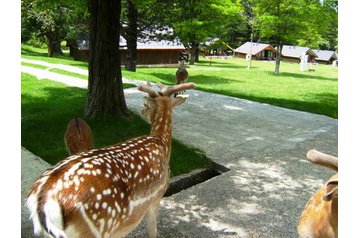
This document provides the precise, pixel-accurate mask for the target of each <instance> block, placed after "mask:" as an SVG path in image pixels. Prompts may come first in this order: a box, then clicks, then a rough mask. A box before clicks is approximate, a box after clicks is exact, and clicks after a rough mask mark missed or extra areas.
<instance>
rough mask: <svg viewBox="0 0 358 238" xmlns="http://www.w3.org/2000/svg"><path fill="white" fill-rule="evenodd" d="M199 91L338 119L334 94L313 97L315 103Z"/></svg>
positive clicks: (320, 94)
mask: <svg viewBox="0 0 358 238" xmlns="http://www.w3.org/2000/svg"><path fill="white" fill-rule="evenodd" d="M198 89H200V90H202V91H206V92H211V93H217V94H222V95H227V96H232V97H237V98H242V99H247V100H251V101H255V102H260V103H266V104H270V105H274V106H278V107H283V108H287V109H293V110H298V111H304V112H310V113H315V114H321V115H326V116H329V117H332V118H335V119H337V118H338V95H337V94H333V93H318V94H314V95H313V96H311V97H313V98H314V101H301V100H292V99H283V98H273V97H263V96H253V95H247V94H241V93H235V94H234V93H230V92H227V91H223V90H215V89H211V90H207V89H204V88H201V87H200V86H199V87H198Z"/></svg>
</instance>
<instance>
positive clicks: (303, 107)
mask: <svg viewBox="0 0 358 238" xmlns="http://www.w3.org/2000/svg"><path fill="white" fill-rule="evenodd" d="M252 65H253V67H252V68H251V69H250V70H248V69H247V68H246V67H247V62H246V61H245V60H244V59H237V58H234V59H231V60H213V62H212V63H211V65H210V63H209V61H204V60H203V61H201V62H200V63H197V64H195V65H192V66H190V67H188V68H187V70H188V72H189V81H190V82H195V83H196V84H197V88H196V89H199V90H203V91H207V92H213V93H218V94H224V95H228V96H233V97H238V98H244V99H248V100H252V101H257V102H262V103H268V104H272V105H276V106H279V107H285V108H290V109H296V110H300V111H307V112H312V113H316V114H323V115H327V116H330V117H333V118H337V117H338V69H337V68H336V67H332V66H329V65H317V66H314V67H315V71H314V72H312V71H309V72H300V71H299V64H293V63H285V62H282V63H281V67H280V74H279V75H278V76H276V75H274V74H273V71H274V67H275V64H274V63H269V62H259V61H253V63H252ZM122 72H123V76H124V77H126V78H130V79H139V80H147V79H149V80H151V81H160V82H162V83H167V84H173V83H174V82H175V72H176V68H138V69H137V72H135V73H134V72H129V71H126V70H123V71H122Z"/></svg>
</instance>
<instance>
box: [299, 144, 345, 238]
mask: <svg viewBox="0 0 358 238" xmlns="http://www.w3.org/2000/svg"><path fill="white" fill-rule="evenodd" d="M307 158H308V159H309V160H310V161H311V162H313V163H315V164H319V165H322V166H325V167H328V168H330V169H333V170H335V171H337V174H335V175H334V176H332V177H331V178H330V179H329V180H328V181H327V183H326V185H325V186H324V187H322V188H320V189H319V190H318V191H317V192H316V193H315V194H314V195H313V196H312V197H311V198H310V200H309V201H308V202H307V204H306V206H305V208H304V210H303V212H302V215H301V217H300V221H299V224H298V227H297V231H298V234H299V236H300V237H301V238H323V237H325V238H337V237H338V158H337V157H334V156H331V155H327V154H324V153H321V152H318V151H316V150H310V151H308V153H307Z"/></svg>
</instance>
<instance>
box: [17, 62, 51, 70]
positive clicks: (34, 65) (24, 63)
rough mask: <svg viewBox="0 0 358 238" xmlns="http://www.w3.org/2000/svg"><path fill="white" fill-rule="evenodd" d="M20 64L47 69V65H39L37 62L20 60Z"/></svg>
mask: <svg viewBox="0 0 358 238" xmlns="http://www.w3.org/2000/svg"><path fill="white" fill-rule="evenodd" d="M21 65H24V66H28V67H32V68H37V69H48V67H46V66H43V65H39V64H32V63H27V62H21Z"/></svg>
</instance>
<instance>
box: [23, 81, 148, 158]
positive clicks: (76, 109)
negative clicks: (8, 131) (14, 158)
mask: <svg viewBox="0 0 358 238" xmlns="http://www.w3.org/2000/svg"><path fill="white" fill-rule="evenodd" d="M33 78H34V79H31V80H36V81H37V82H36V83H34V84H32V83H31V85H29V86H27V88H26V90H32V91H36V92H38V93H39V94H41V95H36V94H30V93H26V92H25V91H26V90H24V91H23V92H22V95H21V100H22V103H21V105H22V107H21V126H22V130H21V144H22V145H23V146H24V147H26V148H27V149H29V150H30V151H32V152H33V153H35V154H37V155H38V156H40V157H41V158H43V159H44V160H46V161H47V162H48V163H50V164H55V163H57V162H58V161H60V160H62V159H63V158H65V157H66V156H67V155H68V154H67V151H66V150H65V145H64V141H63V136H64V132H65V130H66V127H67V123H68V122H69V121H70V120H71V119H72V118H75V117H82V118H84V119H85V120H86V122H87V123H88V124H89V125H90V127H91V128H92V131H93V135H94V138H95V139H94V147H95V148H98V147H103V146H107V145H110V144H114V143H116V142H118V141H124V140H127V139H128V138H132V137H137V136H140V135H142V134H143V133H146V132H148V131H149V124H148V123H146V122H145V121H144V120H142V119H141V118H140V117H139V116H138V115H136V114H133V115H132V118H131V119H126V118H118V117H105V118H102V119H90V118H87V117H85V116H84V107H85V104H86V99H87V90H85V89H80V88H77V87H68V86H63V85H62V84H60V83H55V82H52V81H49V80H46V79H43V80H37V79H35V77H33ZM25 81H26V80H25ZM42 81H46V84H42V83H41V82H42ZM44 85H49V86H44ZM52 85H53V86H52ZM131 122H134V123H131ZM114 128H118V129H117V130H114ZM103 135H106V136H103Z"/></svg>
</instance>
